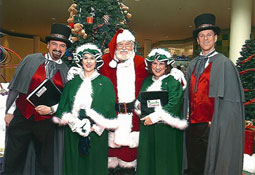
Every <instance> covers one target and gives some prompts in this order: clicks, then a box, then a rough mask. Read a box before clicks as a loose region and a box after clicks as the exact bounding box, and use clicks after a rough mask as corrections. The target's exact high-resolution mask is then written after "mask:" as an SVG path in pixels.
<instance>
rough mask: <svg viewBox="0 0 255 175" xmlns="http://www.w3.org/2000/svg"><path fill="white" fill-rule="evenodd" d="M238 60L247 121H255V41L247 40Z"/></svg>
mask: <svg viewBox="0 0 255 175" xmlns="http://www.w3.org/2000/svg"><path fill="white" fill-rule="evenodd" d="M240 54H241V57H240V58H239V59H238V60H237V69H238V71H239V73H240V78H241V81H242V84H243V88H244V94H245V100H246V102H245V104H244V105H245V119H246V120H254V119H255V40H253V39H250V40H246V42H245V44H244V45H243V47H242V51H241V52H240Z"/></svg>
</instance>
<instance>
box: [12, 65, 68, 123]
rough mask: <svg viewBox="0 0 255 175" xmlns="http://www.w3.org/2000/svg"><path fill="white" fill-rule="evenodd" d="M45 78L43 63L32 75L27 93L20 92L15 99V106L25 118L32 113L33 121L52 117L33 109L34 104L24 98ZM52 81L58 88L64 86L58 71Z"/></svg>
mask: <svg viewBox="0 0 255 175" xmlns="http://www.w3.org/2000/svg"><path fill="white" fill-rule="evenodd" d="M45 78H46V73H45V64H43V65H40V66H39V67H38V69H37V71H36V72H35V74H34V75H33V77H32V80H31V82H30V87H29V89H28V92H27V94H22V93H20V94H19V97H18V99H17V100H16V105H17V107H18V108H19V110H20V111H21V113H22V115H23V116H24V117H25V118H27V119H28V118H30V117H31V116H32V115H34V117H35V121H39V120H44V119H48V118H51V117H52V115H40V114H38V113H37V112H36V111H35V108H34V106H33V105H32V104H31V103H29V102H28V101H27V100H26V98H27V96H28V94H30V93H31V92H32V91H33V90H34V89H35V88H36V87H37V86H39V85H40V84H41V83H42V82H43V81H44V80H45ZM53 82H54V84H55V85H56V86H57V87H58V88H59V89H61V90H62V89H63V88H64V85H63V82H62V78H61V75H60V73H59V71H57V73H56V74H55V75H54V77H53Z"/></svg>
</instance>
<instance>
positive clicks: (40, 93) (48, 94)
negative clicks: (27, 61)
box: [26, 79, 61, 107]
mask: <svg viewBox="0 0 255 175" xmlns="http://www.w3.org/2000/svg"><path fill="white" fill-rule="evenodd" d="M60 96H61V91H60V90H59V88H58V87H57V86H56V85H55V84H54V83H53V81H52V80H51V79H45V80H44V81H43V82H42V83H41V84H40V85H39V86H38V87H37V88H35V90H33V92H31V93H30V94H29V95H28V96H27V98H26V99H27V100H28V101H29V102H30V103H31V104H32V105H33V106H34V107H36V106H38V105H46V106H54V105H55V104H57V103H59V100H60Z"/></svg>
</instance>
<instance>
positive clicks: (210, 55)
mask: <svg viewBox="0 0 255 175" xmlns="http://www.w3.org/2000/svg"><path fill="white" fill-rule="evenodd" d="M216 54H218V52H217V51H216V50H215V49H213V50H212V51H210V52H209V53H208V54H207V55H204V54H203V52H200V55H201V56H202V55H204V56H208V58H211V57H213V56H214V55H216Z"/></svg>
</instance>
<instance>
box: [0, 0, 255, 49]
mask: <svg viewBox="0 0 255 175" xmlns="http://www.w3.org/2000/svg"><path fill="white" fill-rule="evenodd" d="M72 2H73V1H72V0H0V8H1V9H0V10H1V23H0V24H1V29H2V30H3V31H6V32H8V33H16V34H22V35H23V34H24V35H39V36H40V37H41V40H43V41H44V38H45V36H46V35H48V34H49V32H50V24H51V23H56V22H59V23H66V20H67V18H68V16H69V12H68V11H67V9H68V8H69V6H70V5H71V4H72ZM122 2H123V3H124V4H126V5H127V6H128V7H129V12H130V13H131V14H132V18H131V19H130V24H129V27H130V28H131V30H133V31H134V32H135V33H136V39H137V41H138V42H139V43H140V45H141V46H142V44H143V41H144V40H145V39H149V40H151V41H152V44H155V43H157V42H159V41H164V40H186V39H189V38H192V31H193V30H194V24H193V20H194V18H195V17H196V16H197V15H199V14H201V13H208V12H209V13H214V14H215V16H216V24H217V25H218V26H220V28H222V29H228V28H229V26H230V14H231V0H123V1H122ZM253 6H254V5H253ZM253 11H254V10H253ZM253 15H254V14H253ZM254 19H255V18H254V17H253V20H252V21H253V23H252V26H254Z"/></svg>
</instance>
